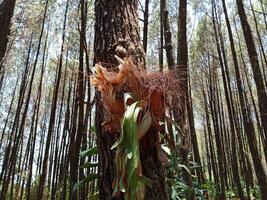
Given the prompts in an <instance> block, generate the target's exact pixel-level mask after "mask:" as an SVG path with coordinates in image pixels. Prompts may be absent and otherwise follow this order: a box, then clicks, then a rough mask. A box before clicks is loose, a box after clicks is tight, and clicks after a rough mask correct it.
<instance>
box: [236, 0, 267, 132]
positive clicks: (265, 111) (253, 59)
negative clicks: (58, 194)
mask: <svg viewBox="0 0 267 200" xmlns="http://www.w3.org/2000/svg"><path fill="white" fill-rule="evenodd" d="M236 4H237V9H238V15H239V18H240V21H241V25H242V29H243V33H244V38H245V41H246V46H247V50H248V55H249V59H250V63H251V67H252V72H253V75H254V80H255V83H256V88H257V93H258V102H259V108H260V115H261V121H262V125H263V128H264V131H265V136H267V120H266V119H267V94H266V90H265V87H264V82H263V78H262V73H261V70H260V65H259V60H258V54H257V50H256V46H255V42H254V40H253V35H252V31H251V28H250V25H249V23H248V20H247V16H246V13H245V9H244V5H243V2H242V0H236Z"/></svg>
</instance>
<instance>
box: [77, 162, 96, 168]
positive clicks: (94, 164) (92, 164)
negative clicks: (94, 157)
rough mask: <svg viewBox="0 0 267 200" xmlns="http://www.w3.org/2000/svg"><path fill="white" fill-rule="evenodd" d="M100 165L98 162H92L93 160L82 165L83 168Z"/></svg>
mask: <svg viewBox="0 0 267 200" xmlns="http://www.w3.org/2000/svg"><path fill="white" fill-rule="evenodd" d="M96 166H98V163H97V162H95V163H92V162H87V163H84V164H82V165H81V168H87V169H88V168H91V167H96Z"/></svg>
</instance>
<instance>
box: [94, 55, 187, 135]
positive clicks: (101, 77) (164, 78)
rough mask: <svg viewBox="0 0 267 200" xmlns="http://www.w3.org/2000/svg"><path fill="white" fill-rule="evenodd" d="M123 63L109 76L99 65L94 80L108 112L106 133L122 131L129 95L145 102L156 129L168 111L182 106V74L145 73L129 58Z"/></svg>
mask: <svg viewBox="0 0 267 200" xmlns="http://www.w3.org/2000/svg"><path fill="white" fill-rule="evenodd" d="M119 61H120V65H119V67H118V69H119V71H118V72H109V71H107V70H106V69H105V68H103V67H102V66H101V65H100V64H97V65H96V72H95V75H94V76H92V77H91V83H92V84H93V85H94V86H95V87H96V88H97V89H98V90H99V91H100V92H101V100H102V103H103V106H104V112H105V113H104V122H103V124H102V126H103V129H104V130H105V131H118V130H120V128H121V126H120V122H121V118H122V116H123V113H124V112H125V107H124V98H123V96H124V94H125V93H132V94H134V95H135V96H136V98H137V99H138V100H143V107H144V109H145V110H147V109H150V112H151V115H152V116H153V125H154V126H156V127H157V126H159V121H160V119H161V118H162V117H163V116H164V114H165V112H166V111H167V109H171V110H174V109H177V108H179V107H180V105H182V104H181V98H180V97H181V96H180V95H181V94H182V92H181V88H182V87H181V84H180V81H179V78H178V75H179V73H177V72H176V71H169V72H163V73H162V72H145V71H144V70H142V69H139V68H138V67H137V66H135V65H134V64H133V62H132V61H131V59H129V58H125V59H124V60H123V61H122V60H120V59H119Z"/></svg>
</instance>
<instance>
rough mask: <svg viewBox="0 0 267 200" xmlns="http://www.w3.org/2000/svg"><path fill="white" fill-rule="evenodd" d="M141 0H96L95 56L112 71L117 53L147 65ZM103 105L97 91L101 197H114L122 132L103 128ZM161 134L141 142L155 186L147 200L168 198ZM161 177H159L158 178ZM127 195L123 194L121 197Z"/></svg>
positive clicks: (152, 133) (145, 168) (145, 166)
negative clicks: (159, 143)
mask: <svg viewBox="0 0 267 200" xmlns="http://www.w3.org/2000/svg"><path fill="white" fill-rule="evenodd" d="M137 2H138V1H137V0H114V1H110V0H97V1H96V2H95V15H96V23H95V44H94V50H95V59H94V62H95V63H96V62H102V65H103V66H104V67H106V68H107V69H108V70H115V71H116V70H117V69H116V65H117V64H118V63H117V61H116V60H115V58H114V55H118V56H119V57H121V58H124V57H131V58H132V60H133V62H134V63H135V64H136V65H138V66H139V67H141V68H142V67H144V63H145V57H144V51H143V47H142V44H141V42H140V36H139V27H138V14H137ZM102 120H103V106H102V105H101V101H100V94H99V92H96V134H97V146H98V150H99V195H100V197H99V199H101V200H104V199H105V200H106V199H114V198H113V197H112V193H113V189H112V182H113V179H114V177H115V168H114V167H115V166H114V155H115V152H114V151H111V146H112V145H113V143H114V142H115V141H116V139H117V137H118V134H119V133H114V132H113V133H107V132H104V131H103V130H102V127H101V123H102ZM157 135H158V134H157V133H156V132H155V131H154V130H150V131H149V133H147V137H149V138H146V137H145V138H144V139H143V140H142V142H141V147H140V151H141V162H142V168H143V172H144V175H145V176H147V177H150V178H151V179H152V180H153V186H152V188H146V191H145V199H168V196H167V193H166V189H165V178H164V170H163V167H162V165H161V163H160V162H159V160H158V158H157V156H156V150H155V149H156V147H155V145H154V144H155V143H151V142H150V141H157V139H158V138H157V137H158V136H157ZM155 177H158V178H155ZM121 198H123V197H122V195H121V196H120V197H118V198H117V199H121Z"/></svg>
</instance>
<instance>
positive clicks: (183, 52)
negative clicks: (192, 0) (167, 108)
mask: <svg viewBox="0 0 267 200" xmlns="http://www.w3.org/2000/svg"><path fill="white" fill-rule="evenodd" d="M186 16H187V0H180V1H179V19H178V28H179V31H178V55H177V61H178V62H177V64H178V66H177V68H178V69H179V72H180V73H181V74H180V77H181V80H182V91H183V94H182V95H181V97H182V99H181V101H182V102H183V105H184V106H182V107H183V108H184V110H179V115H177V114H176V116H175V117H176V118H177V120H178V123H179V124H180V127H181V130H182V132H183V136H182V137H183V138H182V145H181V147H180V148H179V152H180V155H181V162H182V163H183V164H185V165H186V166H189V160H188V154H189V149H190V145H191V144H190V140H189V139H190V135H189V121H188V120H189V118H188V116H189V112H190V110H188V107H190V105H189V101H188V100H189V92H188V50H187V36H186ZM165 37H166V36H165ZM183 177H184V179H185V182H186V184H187V185H188V186H189V187H190V188H191V191H190V193H189V194H188V196H187V199H195V194H194V191H193V190H192V189H193V182H192V176H191V174H189V173H188V172H186V171H185V170H183Z"/></svg>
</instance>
